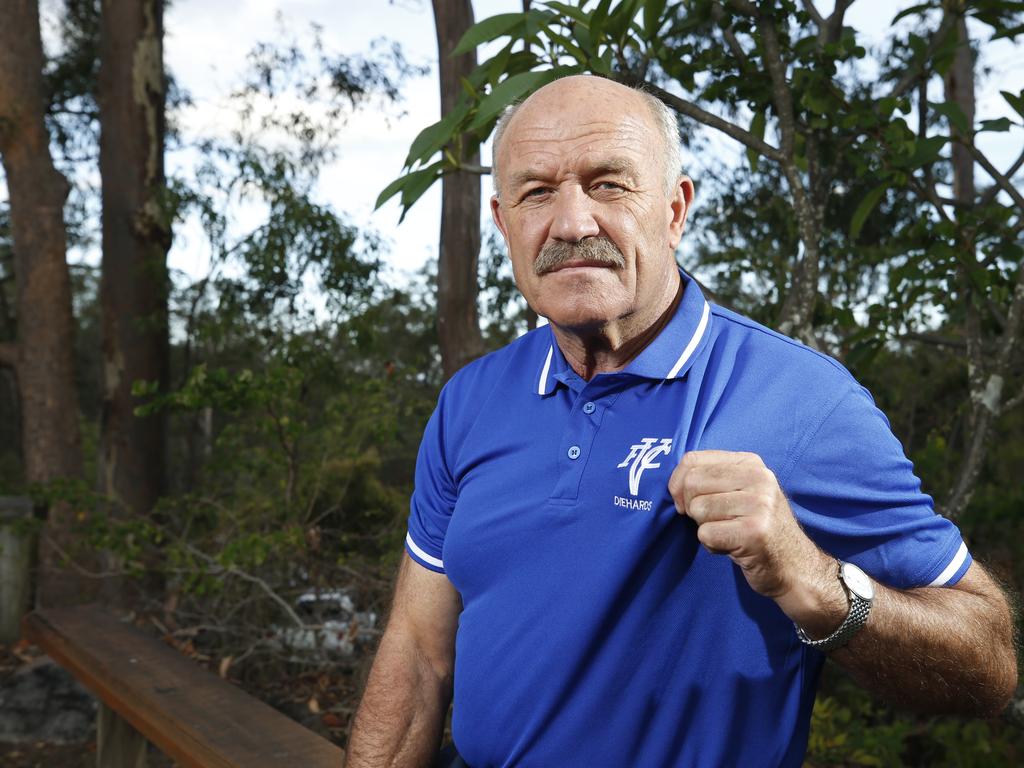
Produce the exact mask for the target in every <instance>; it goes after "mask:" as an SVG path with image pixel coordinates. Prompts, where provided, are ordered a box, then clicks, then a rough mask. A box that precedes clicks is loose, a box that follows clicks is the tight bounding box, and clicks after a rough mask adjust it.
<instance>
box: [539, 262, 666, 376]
mask: <svg viewBox="0 0 1024 768" xmlns="http://www.w3.org/2000/svg"><path fill="white" fill-rule="evenodd" d="M683 287H684V286H683V281H682V279H681V278H680V277H679V276H678V273H677V274H676V286H675V291H674V292H670V290H666V293H665V296H664V298H663V299H662V301H660V302H659V303H658V305H657V306H656V307H655V308H654V311H652V312H651V313H650V315H649V316H648V317H650V316H651V315H653V318H652V319H649V320H646V321H645V320H639V321H634V322H633V323H632V324H631V323H629V322H628V320H629V319H628V318H625V319H623V320H619V321H618V322H615V323H607V324H606V325H604V326H601V327H600V328H598V329H596V330H593V331H589V332H588V331H586V330H580V329H575V328H564V327H560V326H557V325H555V324H553V323H552V326H551V329H552V331H553V332H554V334H555V340H556V341H557V342H558V348H559V349H561V350H562V354H563V355H565V359H566V362H568V363H569V365H570V366H571V367H572V369H573V370H574V371H575V372H576V373H577V374H578V375H579V376H580V377H581V378H582V379H584V380H585V381H590V380H591V379H592V378H594V376H596V375H597V374H599V373H614V372H615V371H621V370H622V369H623V368H625V367H626V366H627V365H629V363H630V361H631V360H633V358H635V357H636V356H637V355H639V354H640V353H641V352H642V351H643V350H644V348H646V347H647V345H648V344H650V343H651V342H652V341H654V339H656V338H657V337H658V334H659V333H661V331H662V329H663V328H664V327H665V326H666V325H668V323H669V321H670V320H671V319H672V316H673V315H674V314H675V313H676V309H677V308H678V307H679V302H680V301H681V300H682V298H683ZM668 288H669V289H670V288H671V283H669V284H668ZM631 325H632V326H633V327H631Z"/></svg>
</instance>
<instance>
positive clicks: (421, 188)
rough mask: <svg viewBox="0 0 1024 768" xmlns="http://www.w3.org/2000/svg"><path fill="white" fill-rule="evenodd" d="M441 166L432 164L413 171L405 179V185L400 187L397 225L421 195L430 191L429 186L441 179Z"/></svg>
mask: <svg viewBox="0 0 1024 768" xmlns="http://www.w3.org/2000/svg"><path fill="white" fill-rule="evenodd" d="M443 165H444V163H442V162H437V163H432V164H431V165H428V166H427V167H426V168H422V169H420V170H418V171H413V172H412V173H410V174H408V175H407V176H406V177H405V178H406V183H405V185H404V186H403V187H402V215H401V216H400V217H399V219H398V223H399V224H401V223H402V221H403V220H404V219H405V214H407V213H408V212H409V209H410V208H412V206H413V205H414V204H415V203H416V201H417V200H419V199H420V198H421V197H422V196H423V193H424V192H426V191H427V190H428V189H430V186H431V185H432V184H433V183H434V182H435V181H437V180H438V179H439V178H441V170H442V167H443Z"/></svg>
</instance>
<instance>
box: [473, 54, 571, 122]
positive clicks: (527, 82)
mask: <svg viewBox="0 0 1024 768" xmlns="http://www.w3.org/2000/svg"><path fill="white" fill-rule="evenodd" d="M571 71H573V70H572V69H571V68H569V67H558V68H556V69H546V70H542V71H540V72H522V73H520V74H518V75H513V76H512V77H509V78H506V79H505V80H502V81H501V82H500V83H498V84H497V85H496V86H495V87H494V90H492V91H491V92H490V93H489V94H487V96H485V97H484V98H483V100H482V101H481V102H480V105H479V107H478V108H477V113H476V117H475V118H474V120H473V122H472V123H470V124H469V130H471V131H474V130H476V129H477V128H480V127H482V126H484V125H486V124H487V123H488V122H489V121H491V120H493V119H494V118H495V117H497V115H498V114H500V113H501V111H502V110H503V109H505V107H507V106H509V105H510V104H514V103H515V102H517V101H518V100H519V99H521V98H522V97H523V96H525V95H526V94H528V93H531V92H533V91H535V90H537V89H538V88H540V87H541V86H542V85H546V84H547V83H550V82H551V81H552V80H554V79H556V78H558V77H561V76H562V75H563V74H568V73H569V72H571Z"/></svg>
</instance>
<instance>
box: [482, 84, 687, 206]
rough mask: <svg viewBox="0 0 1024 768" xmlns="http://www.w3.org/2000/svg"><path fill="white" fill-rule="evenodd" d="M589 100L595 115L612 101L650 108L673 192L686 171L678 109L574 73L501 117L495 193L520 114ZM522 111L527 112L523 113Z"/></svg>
mask: <svg viewBox="0 0 1024 768" xmlns="http://www.w3.org/2000/svg"><path fill="white" fill-rule="evenodd" d="M581 102H586V103H587V104H588V107H589V108H590V110H592V112H593V114H594V115H595V116H597V115H600V114H601V113H602V111H603V109H606V108H608V107H610V106H612V105H615V106H616V107H621V106H622V104H623V103H626V104H629V103H630V102H632V103H633V104H635V106H636V110H637V114H639V112H640V111H641V110H647V113H648V114H649V115H650V127H651V129H652V130H653V132H654V134H655V138H656V140H659V141H660V144H661V147H660V150H659V154H660V156H661V159H662V163H663V167H664V172H665V192H666V194H671V193H672V191H673V190H674V189H675V187H676V184H677V182H678V181H679V176H680V173H681V172H682V153H681V151H680V147H679V126H678V125H677V123H676V117H675V113H674V112H673V111H672V110H671V109H669V108H668V107H667V106H665V104H663V103H662V102H661V100H659V99H658V98H656V97H655V96H652V95H651V94H649V93H647V92H645V91H643V90H640V89H638V88H630V87H628V86H625V85H622V84H620V83H616V82H615V81H613V80H608V79H606V78H603V77H597V76H594V75H572V76H570V77H564V78H561V79H559V80H555V81H554V82H553V83H549V84H548V85H545V86H544V87H542V88H540V89H538V90H537V91H536V92H535V93H533V94H532V95H531V96H529V97H527V98H526V99H524V100H523V101H521V102H519V103H517V104H513V105H511V106H510V107H508V108H507V109H506V110H505V112H504V113H503V114H502V115H501V117H500V118H498V123H497V125H495V128H494V140H493V142H492V160H491V166H492V170H491V176H492V178H493V180H494V190H495V194H497V195H499V196H500V194H501V176H500V174H501V166H502V161H503V159H504V158H502V156H501V151H502V143H503V142H502V139H503V138H504V137H505V134H506V132H507V131H508V129H509V127H510V126H511V125H512V123H513V122H515V121H516V120H517V119H518V118H519V117H520V116H522V117H523V118H528V117H529V114H530V113H531V112H538V113H542V114H551V113H556V114H557V113H558V112H559V111H560V110H563V109H564V108H565V106H566V104H579V103H581ZM520 113H524V114H522V115H520Z"/></svg>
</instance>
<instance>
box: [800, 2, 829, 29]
mask: <svg viewBox="0 0 1024 768" xmlns="http://www.w3.org/2000/svg"><path fill="white" fill-rule="evenodd" d="M804 10H805V11H807V15H808V16H810V17H811V21H813V22H814V23H815V25H816V26H817V27H818V29H821V28H822V27H824V26H825V17H824V16H822V15H821V11H819V10H818V9H817V8H815V7H814V3H813V2H812V0H804Z"/></svg>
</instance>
